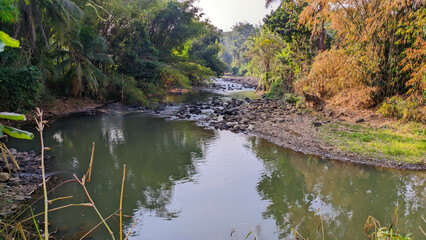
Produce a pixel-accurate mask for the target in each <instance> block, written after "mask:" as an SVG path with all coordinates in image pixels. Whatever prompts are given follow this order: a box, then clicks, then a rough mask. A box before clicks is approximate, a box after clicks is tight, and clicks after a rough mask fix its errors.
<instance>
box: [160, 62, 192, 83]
mask: <svg viewBox="0 0 426 240" xmlns="http://www.w3.org/2000/svg"><path fill="white" fill-rule="evenodd" d="M159 78H160V81H161V82H162V84H163V85H164V87H165V88H170V87H181V88H187V89H189V88H191V85H190V80H189V78H188V77H187V76H185V75H184V74H183V73H181V72H180V71H179V70H178V69H175V68H172V67H170V66H166V67H163V68H162V69H161V73H160V76H159Z"/></svg>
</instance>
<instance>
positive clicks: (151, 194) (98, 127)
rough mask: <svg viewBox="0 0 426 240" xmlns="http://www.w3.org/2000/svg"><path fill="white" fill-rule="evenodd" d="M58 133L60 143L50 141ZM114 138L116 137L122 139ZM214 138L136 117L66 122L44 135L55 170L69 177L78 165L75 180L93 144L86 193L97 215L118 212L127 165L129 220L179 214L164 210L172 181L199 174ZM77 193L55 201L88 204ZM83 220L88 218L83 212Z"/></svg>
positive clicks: (185, 125) (184, 125)
mask: <svg viewBox="0 0 426 240" xmlns="http://www.w3.org/2000/svg"><path fill="white" fill-rule="evenodd" d="M59 131H61V137H62V139H63V141H62V142H58V141H57V140H54V139H53V135H54V134H55V133H57V132H59ZM113 133H120V134H119V135H120V136H119V137H120V139H117V138H116V136H115V137H114V136H113ZM214 137H215V132H214V131H211V130H205V129H202V128H200V127H196V126H195V124H194V123H191V122H186V121H170V122H166V121H164V120H162V119H156V118H150V117H141V116H140V114H129V115H102V116H96V117H87V118H86V117H84V118H76V119H71V120H69V119H64V120H63V121H58V122H57V123H55V124H54V125H53V126H52V127H51V128H50V129H48V132H46V140H47V142H48V143H47V144H49V146H53V149H54V153H53V154H54V155H55V156H57V159H58V165H60V167H59V168H60V169H70V172H69V175H68V177H69V176H70V175H71V173H73V172H75V170H74V169H73V168H72V164H73V163H72V162H73V159H75V160H77V161H78V162H79V168H80V169H79V170H78V171H79V172H77V175H79V176H81V174H83V172H85V170H86V169H87V166H88V162H89V158H90V152H91V146H92V142H93V141H94V142H96V149H95V159H94V169H93V173H92V179H93V180H92V182H91V183H89V184H88V189H89V191H90V192H91V195H92V197H93V199H94V201H95V202H97V204H98V208H99V209H103V210H104V211H105V212H106V213H107V212H112V211H113V210H115V209H116V208H117V207H118V201H119V197H118V196H119V192H120V188H121V174H122V166H123V164H126V165H127V169H128V171H127V176H126V184H125V196H124V199H125V205H124V212H125V213H126V214H130V213H131V212H133V211H134V210H135V209H137V208H142V209H148V210H149V211H152V212H153V213H155V214H156V215H157V216H160V217H166V218H172V217H176V216H177V214H178V212H174V211H170V210H168V209H167V205H168V204H169V203H170V201H171V199H172V197H173V188H174V185H175V184H176V181H191V180H192V177H193V176H194V174H196V173H197V168H196V165H197V160H201V159H202V158H203V155H204V151H205V148H206V144H208V142H209V141H211V140H212V139H213V138H214ZM55 138H57V137H55ZM71 169H73V170H71ZM79 191H80V189H79V188H74V187H69V188H66V189H64V190H63V191H58V192H57V195H61V196H64V195H73V196H74V198H73V199H72V200H71V201H70V202H78V201H79V200H81V201H86V200H85V197H84V196H83V195H82V194H81V193H79ZM79 196H80V198H81V199H79ZM62 203H63V202H62ZM78 211H80V210H79V209H74V210H72V211H70V212H69V214H72V215H74V216H75V215H76V214H78V213H79V212H78ZM82 214H85V216H86V217H87V216H88V215H90V213H85V211H82ZM64 216H66V215H65V214H64ZM85 219H86V220H87V218H85ZM94 219H96V218H94ZM86 220H85V221H86ZM65 221H69V220H68V219H67V220H65ZM59 224H60V222H59ZM77 225H78V224H77Z"/></svg>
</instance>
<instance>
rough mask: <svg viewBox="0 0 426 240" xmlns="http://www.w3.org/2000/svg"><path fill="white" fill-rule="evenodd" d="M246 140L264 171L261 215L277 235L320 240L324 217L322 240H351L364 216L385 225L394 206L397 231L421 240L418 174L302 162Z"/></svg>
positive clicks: (420, 177) (421, 193)
mask: <svg viewBox="0 0 426 240" xmlns="http://www.w3.org/2000/svg"><path fill="white" fill-rule="evenodd" d="M249 141H250V143H251V145H250V147H251V149H252V150H253V151H254V152H255V153H256V155H257V156H258V157H259V158H260V159H262V161H263V162H264V166H265V170H266V172H265V173H264V174H263V175H262V177H261V180H260V181H259V184H258V186H257V189H258V191H259V193H260V194H261V196H262V198H263V199H265V200H269V201H270V202H271V204H270V205H269V206H268V208H267V210H266V211H265V212H264V213H263V216H264V217H265V218H273V219H274V220H275V222H276V225H277V228H278V229H280V237H282V238H289V239H291V238H292V237H291V236H293V235H292V230H291V227H294V228H296V229H297V231H299V232H300V233H302V235H303V236H304V237H305V238H306V237H309V238H310V239H311V238H316V237H319V236H320V235H318V234H319V232H318V229H317V226H318V225H319V224H320V217H319V216H323V219H324V229H325V233H326V238H327V239H333V238H337V239H350V238H353V236H362V232H363V223H364V222H365V220H366V219H367V217H368V215H373V216H375V217H377V218H378V219H379V220H380V221H382V222H383V223H388V224H389V223H391V222H392V217H393V213H394V211H395V209H397V208H398V211H399V224H400V226H401V228H402V229H403V230H404V231H406V232H412V233H413V236H414V237H416V236H417V237H418V238H420V236H422V235H421V232H420V231H419V228H418V226H419V225H420V223H421V221H422V220H421V217H422V215H423V214H424V204H425V199H426V196H425V194H426V192H425V178H424V175H422V174H421V173H416V174H414V175H412V174H413V173H409V172H397V171H389V170H379V169H374V168H362V167H356V166H348V165H343V164H340V163H336V162H323V161H320V160H317V159H314V158H310V159H308V160H306V157H305V156H303V155H300V154H295V153H292V152H290V151H286V150H284V149H282V148H279V147H277V146H275V145H272V144H270V143H268V142H266V141H263V140H260V139H258V138H254V137H252V138H250V140H249ZM287 221H288V222H290V224H289V223H288V222H287Z"/></svg>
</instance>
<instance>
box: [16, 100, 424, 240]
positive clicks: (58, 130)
mask: <svg viewBox="0 0 426 240" xmlns="http://www.w3.org/2000/svg"><path fill="white" fill-rule="evenodd" d="M208 96H210V95H208ZM45 142H46V145H47V146H49V147H51V148H52V151H50V152H49V153H48V154H50V155H53V156H55V159H56V161H55V166H54V169H55V170H56V171H58V172H59V176H60V178H61V179H63V180H66V179H71V178H72V174H74V173H75V174H76V175H77V176H79V177H81V176H82V175H83V174H84V173H85V172H86V170H87V168H88V165H89V160H90V154H91V148H92V142H95V143H96V149H95V157H94V164H93V173H92V181H91V182H90V183H87V188H88V191H89V192H90V194H91V196H92V198H93V200H94V201H95V202H96V205H97V207H98V209H99V210H100V212H101V213H102V214H103V215H104V217H106V216H108V215H109V214H111V213H113V212H114V211H115V210H117V209H118V207H119V196H120V188H121V178H122V167H123V164H126V165H127V172H126V182H125V187H124V207H123V211H124V214H126V215H129V217H128V218H125V230H126V232H127V231H128V230H129V229H130V228H131V227H132V224H133V222H134V220H135V219H136V218H138V219H139V220H138V222H137V223H136V225H135V228H134V231H133V233H132V235H131V238H130V239H146V240H148V239H156V240H158V239H174V240H191V239H194V240H195V239H204V240H209V239H211V240H214V239H244V237H245V236H246V235H247V234H249V233H250V232H253V233H252V234H251V235H250V236H249V237H248V238H247V239H254V237H255V236H256V237H257V239H294V233H295V232H294V230H293V229H297V231H298V232H299V233H300V234H301V235H302V236H303V237H304V238H305V239H306V238H309V239H322V227H320V223H321V222H323V229H324V235H325V239H363V238H365V233H364V223H365V221H366V219H367V217H368V216H369V215H372V216H374V217H376V218H377V219H378V220H380V221H381V222H382V224H383V225H386V224H390V223H391V222H392V219H393V216H394V213H395V210H396V209H398V213H397V214H398V225H399V226H400V228H401V229H402V230H403V232H404V233H408V232H410V233H412V237H413V239H421V238H422V236H423V234H422V233H421V231H420V229H419V226H422V227H423V229H426V227H425V226H426V224H425V223H424V222H423V220H422V216H424V214H425V208H424V206H425V199H426V191H425V186H426V183H425V175H424V173H421V172H409V171H396V170H386V169H376V168H371V167H360V166H353V165H346V164H342V163H339V162H335V161H325V160H321V159H318V158H315V157H311V156H305V155H303V154H299V153H296V152H293V151H290V150H287V149H283V148H281V147H278V146H276V145H274V144H271V143H268V142H266V141H265V140H262V139H260V138H257V137H254V136H247V135H244V134H236V133H232V132H229V131H219V130H212V129H205V128H203V127H200V126H197V125H196V124H195V123H194V122H192V121H187V120H167V119H164V118H160V117H158V116H155V115H153V114H151V113H146V112H134V111H133V112H128V111H123V112H114V113H105V114H100V115H95V116H83V117H74V118H64V119H60V120H57V121H55V122H54V123H53V124H51V126H50V127H49V128H47V129H46V131H45ZM37 145H38V143H37V141H33V142H22V141H16V142H12V143H11V147H17V148H18V150H20V151H23V150H26V151H28V150H31V149H37V148H38V147H37ZM69 195H71V196H73V198H72V199H69V200H61V201H57V202H55V203H53V204H52V205H51V206H50V208H53V207H57V206H61V205H63V204H68V203H79V202H88V200H87V198H86V196H85V195H84V194H83V191H82V189H81V187H80V186H79V185H77V184H67V185H64V186H63V187H61V188H59V189H58V190H56V191H55V192H54V194H52V195H50V196H49V198H50V199H53V198H56V197H62V196H69ZM41 210H42V208H41V206H38V207H37V208H36V209H35V211H41ZM50 220H51V222H52V225H51V227H50V229H51V230H54V229H57V230H58V232H57V233H56V236H57V237H58V238H60V239H75V238H76V237H77V236H81V235H82V234H84V233H85V232H86V231H88V230H89V229H91V228H92V227H93V226H94V225H96V224H97V223H99V218H98V217H97V215H96V214H95V212H94V211H93V209H91V208H87V207H73V208H68V209H65V210H61V211H58V212H55V213H52V214H51V215H50ZM117 220H118V218H117ZM109 223H110V225H111V226H112V228H113V231H114V232H115V233H117V232H118V227H117V226H116V223H115V222H114V221H110V222H109ZM231 232H232V237H231ZM116 236H117V234H116ZM92 237H93V239H106V238H108V234H107V231H106V229H105V228H104V227H103V226H101V227H100V228H99V230H96V231H95V232H94V233H93V235H92Z"/></svg>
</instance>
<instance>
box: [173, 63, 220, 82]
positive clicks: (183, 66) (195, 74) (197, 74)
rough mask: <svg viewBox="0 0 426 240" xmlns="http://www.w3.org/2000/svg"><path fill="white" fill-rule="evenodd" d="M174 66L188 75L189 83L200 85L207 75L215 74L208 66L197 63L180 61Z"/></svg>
mask: <svg viewBox="0 0 426 240" xmlns="http://www.w3.org/2000/svg"><path fill="white" fill-rule="evenodd" d="M175 67H176V69H179V70H180V71H181V72H182V73H183V74H185V76H187V77H188V79H189V81H190V83H191V85H200V84H202V83H204V81H205V80H207V79H208V78H209V77H211V76H215V75H216V74H215V73H214V72H213V71H212V70H211V69H210V68H207V67H204V66H202V65H200V64H198V63H192V62H180V63H177V64H176V65H175Z"/></svg>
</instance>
